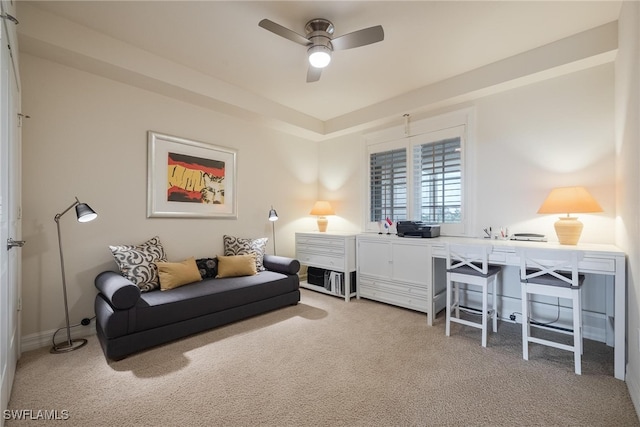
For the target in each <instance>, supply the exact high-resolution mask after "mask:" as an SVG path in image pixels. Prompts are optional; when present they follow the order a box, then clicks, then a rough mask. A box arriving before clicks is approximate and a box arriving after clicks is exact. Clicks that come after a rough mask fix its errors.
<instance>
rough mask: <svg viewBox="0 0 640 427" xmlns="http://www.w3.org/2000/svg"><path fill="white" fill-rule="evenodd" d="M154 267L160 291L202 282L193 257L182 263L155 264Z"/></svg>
mask: <svg viewBox="0 0 640 427" xmlns="http://www.w3.org/2000/svg"><path fill="white" fill-rule="evenodd" d="M156 266H157V267H158V276H159V277H160V290H162V291H167V290H169V289H173V288H177V287H179V286H182V285H186V284H187V283H192V282H199V281H200V280H202V276H200V270H198V266H197V265H196V260H195V258H193V257H191V258H188V259H185V260H184V261H182V262H156Z"/></svg>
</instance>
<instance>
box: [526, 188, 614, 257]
mask: <svg viewBox="0 0 640 427" xmlns="http://www.w3.org/2000/svg"><path fill="white" fill-rule="evenodd" d="M593 212H602V207H600V205H599V204H598V202H597V201H596V199H594V198H593V196H592V195H591V194H589V192H588V191H587V189H586V188H584V187H560V188H554V189H553V190H551V192H550V193H549V195H548V196H547V198H546V199H545V201H544V202H543V203H542V206H540V209H538V213H539V214H567V216H566V217H560V218H559V219H558V221H556V223H555V224H554V228H555V230H556V235H557V236H558V241H559V242H560V244H562V245H576V244H577V243H578V241H579V240H580V235H581V234H582V228H583V224H582V223H581V222H580V221H578V218H576V217H572V216H571V214H575V213H593Z"/></svg>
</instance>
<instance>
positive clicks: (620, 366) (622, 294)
mask: <svg viewBox="0 0 640 427" xmlns="http://www.w3.org/2000/svg"><path fill="white" fill-rule="evenodd" d="M625 267H626V266H625V258H624V257H617V258H616V275H615V279H614V280H615V286H614V289H615V296H614V298H615V318H614V319H613V321H614V328H615V331H614V333H615V346H614V348H613V368H614V376H615V377H616V378H617V379H619V380H622V381H624V380H625V371H626V360H625V359H626V324H625V323H626V287H627V286H626V281H625V277H626V273H625Z"/></svg>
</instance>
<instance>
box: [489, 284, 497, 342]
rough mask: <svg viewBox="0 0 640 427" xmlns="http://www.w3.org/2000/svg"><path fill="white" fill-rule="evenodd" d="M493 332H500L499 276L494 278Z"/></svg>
mask: <svg viewBox="0 0 640 427" xmlns="http://www.w3.org/2000/svg"><path fill="white" fill-rule="evenodd" d="M491 308H492V309H493V332H498V276H495V277H494V278H493V303H492V307H491Z"/></svg>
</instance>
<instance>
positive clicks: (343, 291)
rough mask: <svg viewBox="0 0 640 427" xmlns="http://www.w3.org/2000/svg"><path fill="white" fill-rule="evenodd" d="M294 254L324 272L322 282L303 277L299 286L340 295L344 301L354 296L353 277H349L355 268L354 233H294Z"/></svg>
mask: <svg viewBox="0 0 640 427" xmlns="http://www.w3.org/2000/svg"><path fill="white" fill-rule="evenodd" d="M296 258H297V259H298V261H300V264H302V265H306V266H307V267H315V268H319V269H322V270H325V271H326V272H327V275H326V280H325V281H324V283H321V284H312V283H309V278H307V280H306V281H301V282H300V287H301V288H305V289H312V290H314V291H318V292H322V293H325V294H329V295H335V296H339V297H343V298H344V299H345V301H349V299H351V297H355V296H356V291H355V285H356V284H355V280H353V281H352V273H354V272H355V271H356V234H355V233H340V232H329V233H327V232H324V233H320V232H309V233H296ZM332 273H333V274H332ZM338 273H342V274H338Z"/></svg>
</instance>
